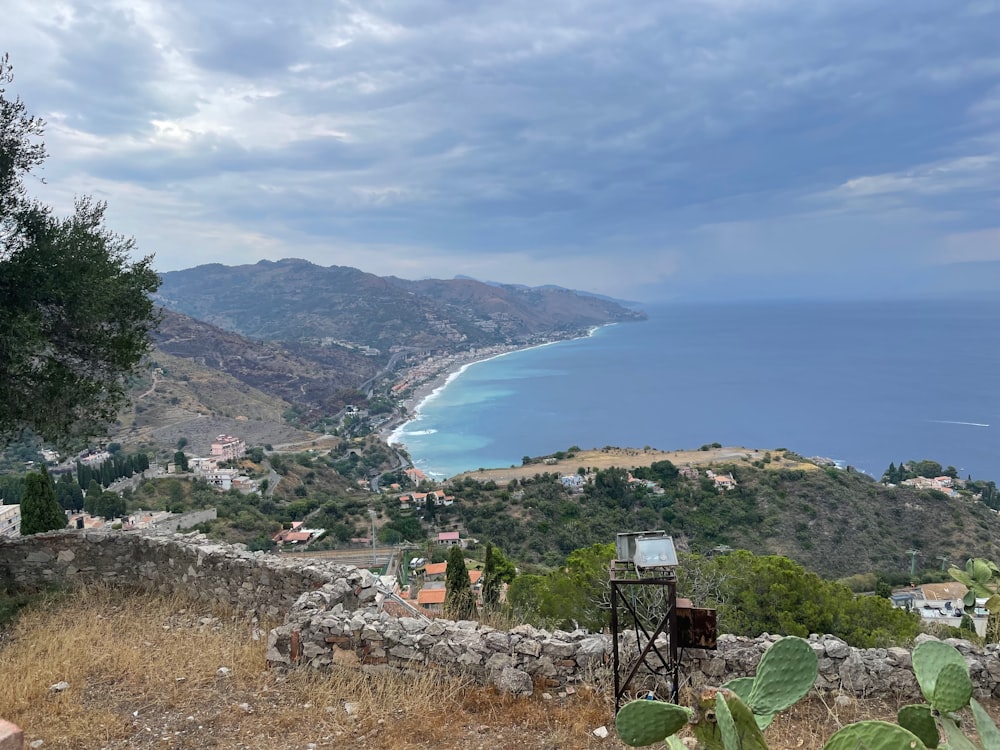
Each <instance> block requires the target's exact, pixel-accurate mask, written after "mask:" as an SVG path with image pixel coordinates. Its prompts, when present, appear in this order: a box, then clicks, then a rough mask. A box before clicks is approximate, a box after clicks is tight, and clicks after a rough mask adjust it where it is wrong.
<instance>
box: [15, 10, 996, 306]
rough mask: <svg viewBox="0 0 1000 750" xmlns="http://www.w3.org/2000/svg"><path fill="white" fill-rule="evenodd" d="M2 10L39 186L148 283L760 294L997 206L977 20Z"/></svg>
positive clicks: (865, 263) (987, 29)
mask: <svg viewBox="0 0 1000 750" xmlns="http://www.w3.org/2000/svg"><path fill="white" fill-rule="evenodd" d="M9 6H10V7H9V8H8V9H5V16H6V17H5V29H6V30H8V31H9V34H8V36H9V38H10V40H11V41H10V42H9V44H10V45H11V46H10V52H11V55H12V60H13V62H14V63H15V66H16V73H17V86H16V89H17V91H18V93H20V94H22V96H23V97H24V98H25V100H26V101H27V102H28V103H29V106H30V107H32V109H33V110H34V111H39V112H41V113H43V114H44V115H45V116H46V117H47V119H48V120H49V121H50V128H49V132H48V140H47V142H48V146H49V150H50V153H51V157H52V158H51V161H50V163H49V165H48V166H47V167H46V170H45V176H46V179H47V182H48V185H47V186H39V192H41V194H42V195H43V197H44V196H51V200H53V202H55V203H57V204H58V205H63V204H64V203H65V201H66V200H67V199H68V198H69V197H70V196H71V195H72V193H74V192H86V191H90V190H99V191H100V195H101V196H104V197H106V198H107V199H108V201H109V204H110V206H111V210H110V213H109V216H111V217H113V218H114V219H115V220H116V221H120V222H121V223H122V225H123V226H124V227H126V228H127V229H128V231H130V232H133V233H134V234H136V236H137V239H138V244H139V246H140V248H143V249H144V250H155V251H156V252H157V264H158V266H159V267H161V268H163V269H164V270H169V269H173V268H181V267H186V266H190V265H193V264H196V263H199V262H206V261H216V260H218V261H222V262H231V261H235V262H244V261H245V260H248V259H250V258H249V256H254V259H256V258H257V257H270V258H280V257H291V256H303V257H308V258H310V259H311V260H314V261H316V262H321V263H323V262H329V263H339V264H353V265H357V266H358V267H361V268H363V269H365V270H369V271H375V272H379V273H395V274H396V275H400V276H406V275H415V276H428V275H437V276H450V275H454V274H455V273H465V274H468V275H473V276H476V275H479V276H483V277H488V278H497V279H500V280H503V281H521V282H525V283H547V282H555V283H563V284H565V283H566V282H565V281H562V280H560V279H562V278H566V277H569V278H572V279H575V281H574V282H573V283H579V284H582V285H584V286H585V288H588V289H591V288H592V289H600V288H601V285H602V284H603V285H606V288H607V290H608V291H612V290H613V291H614V293H616V294H628V293H629V289H632V290H643V289H646V290H653V289H659V288H661V285H662V284H667V285H670V286H672V287H675V288H677V289H681V290H683V288H684V287H685V285H691V286H692V288H693V287H694V286H696V284H697V283H698V282H700V281H701V280H702V279H703V278H704V276H705V274H710V273H722V272H724V273H725V274H732V275H734V276H735V277H737V278H744V279H752V280H756V281H757V282H759V281H760V280H761V279H762V278H767V279H770V280H777V281H775V282H774V283H775V284H778V285H779V286H778V287H775V289H774V293H775V294H778V293H780V288H779V287H780V280H781V279H792V277H793V276H794V277H795V278H796V279H798V278H800V277H801V276H802V275H810V274H811V275H812V277H814V278H815V279H816V284H817V285H818V286H817V288H819V287H821V286H822V284H823V283H824V282H823V279H824V278H828V277H829V276H830V273H831V271H830V269H847V270H846V271H845V278H850V273H849V270H850V269H855V270H856V272H857V273H858V274H861V273H869V274H871V273H882V272H884V269H887V268H892V267H894V266H895V267H897V268H898V267H900V265H902V266H903V267H917V266H919V265H921V264H926V263H930V262H937V259H940V258H943V257H947V254H948V253H949V252H952V253H953V254H955V253H957V254H958V255H961V252H959V251H957V250H954V249H953V250H948V248H950V247H951V248H953V247H954V242H956V240H954V238H955V237H961V236H964V235H966V234H970V236H971V235H973V234H974V233H976V232H981V231H985V230H986V229H987V228H988V227H991V226H992V223H991V219H990V217H991V216H992V215H994V214H995V210H996V208H997V203H998V201H997V193H998V187H1000V186H998V179H997V177H996V176H995V174H996V173H997V172H998V170H997V168H996V167H997V164H996V161H997V157H998V154H1000V127H998V125H997V119H996V117H995V116H994V115H995V114H996V112H997V107H998V102H1000V94H998V92H1000V52H998V49H997V46H996V44H995V39H994V38H993V37H994V32H993V29H995V28H996V27H997V25H998V23H1000V9H998V8H997V6H996V4H995V3H989V2H978V3H969V4H964V5H962V6H961V7H945V6H942V5H941V4H940V3H937V2H931V0H915V2H912V3H908V4H907V5H906V7H905V8H900V7H896V6H884V7H883V6H878V5H872V4H871V3H868V2H863V1H862V0H838V1H837V2H833V0H821V1H820V2H816V3H811V4H806V5H803V4H801V3H792V2H791V0H741V1H736V0H678V2H674V3H667V4H649V3H641V2H637V1H636V2H624V3H618V4H610V5H609V4H607V3H599V2H596V0H552V2H548V3H538V2H527V1H526V0H514V1H513V2H511V3H503V4H498V3H487V2H475V1H473V2H467V3H455V2H450V1H448V0H428V1H427V2H421V3H400V4H392V3H374V4H371V3H365V4H362V3H357V2H347V1H337V2H330V3H322V4H318V3H314V2H311V1H307V0H289V1H288V2H285V3H282V4H280V5H274V4H273V3H265V2H263V1H262V0H248V1H247V2H242V1H241V2H239V3H237V2H235V0H220V1H219V2H215V3H201V2H196V1H195V0H176V2H172V3H165V2H163V0H141V2H131V1H129V2H125V0H60V2H58V3H56V4H53V5H51V6H46V8H45V9H41V8H40V7H39V6H38V4H37V3H33V2H31V1H30V0H10V3H9ZM900 238H906V242H905V243H904V242H902V241H900ZM949 243H952V244H949ZM962 252H967V253H969V254H972V255H975V254H976V252H979V251H975V252H973V251H971V250H968V251H962ZM241 253H242V254H244V255H245V256H247V257H245V258H241V257H239V256H240V255H241ZM352 259H353V262H352ZM556 276H559V278H555V277H556ZM788 283H789V284H790V285H791V284H792V282H791V281H789V282H788ZM796 283H798V282H796ZM845 283H848V282H845ZM789 288H791V287H789Z"/></svg>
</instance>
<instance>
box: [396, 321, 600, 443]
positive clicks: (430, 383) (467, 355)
mask: <svg viewBox="0 0 1000 750" xmlns="http://www.w3.org/2000/svg"><path fill="white" fill-rule="evenodd" d="M608 325H614V324H613V323H609V324H608ZM602 327H603V326H595V327H594V328H591V329H590V330H589V331H588V332H587V333H586V334H585V335H583V336H578V337H575V338H586V337H587V336H593V335H594V332H595V331H597V330H598V329H599V328H602ZM572 340H573V339H572V338H565V339H553V340H552V341H545V342H542V343H540V344H531V345H529V346H507V345H497V346H490V347H485V348H482V349H477V350H476V351H474V352H461V353H458V354H451V355H449V356H447V357H443V358H440V359H439V360H430V361H428V362H424V363H421V364H420V365H418V366H417V367H415V368H411V371H410V373H411V374H412V373H413V372H414V371H416V372H419V373H420V375H419V376H418V377H420V378H421V379H420V380H416V378H415V380H416V385H415V386H414V388H413V390H412V392H411V393H410V395H409V396H407V397H406V399H404V401H403V403H402V405H403V407H404V408H405V409H406V413H405V415H400V416H398V417H396V418H394V419H392V420H391V421H389V422H387V423H386V425H385V426H384V427H383V428H382V430H381V431H380V432H379V437H380V438H381V439H382V440H385V441H386V442H387V443H390V444H391V443H396V444H399V443H400V441H399V439H398V435H399V433H400V432H401V431H402V428H403V427H404V426H405V425H406V424H407V423H409V422H412V421H413V420H414V419H416V417H417V416H418V415H419V414H420V410H421V408H422V407H423V406H424V404H426V403H427V401H428V400H429V399H431V398H433V397H434V396H435V395H437V394H438V393H440V392H441V391H442V390H443V389H444V388H445V387H446V386H447V385H448V384H449V383H450V382H451V381H452V380H454V379H455V378H457V377H459V376H460V375H461V374H462V373H463V372H465V370H466V369H467V368H469V367H471V366H472V365H475V364H478V363H479V362H486V361H487V360H491V359H496V358H497V357H503V356H506V355H508V354H513V353H514V352H520V351H527V350H528V349H538V348H541V347H543V346H551V345H552V344H558V343H559V342H560V341H572ZM404 377H405V376H404Z"/></svg>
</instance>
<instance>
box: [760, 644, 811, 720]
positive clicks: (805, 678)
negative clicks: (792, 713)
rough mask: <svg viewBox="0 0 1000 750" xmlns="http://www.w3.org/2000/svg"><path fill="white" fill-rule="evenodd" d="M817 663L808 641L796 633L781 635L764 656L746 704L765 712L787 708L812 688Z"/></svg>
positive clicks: (774, 711)
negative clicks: (783, 636)
mask: <svg viewBox="0 0 1000 750" xmlns="http://www.w3.org/2000/svg"><path fill="white" fill-rule="evenodd" d="M818 663H819V660H818V659H817V658H816V653H815V652H814V651H813V650H812V647H811V646H810V645H809V643H808V641H805V640H804V639H802V638H798V637H796V636H788V637H786V638H782V639H781V640H780V641H778V642H777V643H775V644H774V645H773V646H771V648H769V649H768V650H767V651H766V652H764V655H763V656H762V657H761V659H760V664H759V665H758V666H757V675H756V677H754V683H753V688H752V689H751V691H750V695H749V698H748V700H747V705H748V706H750V709H751V710H752V711H753V712H754V713H755V714H761V715H764V716H766V715H768V714H775V713H777V712H778V711H784V710H785V709H786V708H788V707H789V706H791V705H792V704H794V703H795V702H796V701H798V700H801V699H802V698H803V697H804V696H805V695H806V693H808V692H809V690H810V688H812V686H813V683H815V682H816V675H817V674H818Z"/></svg>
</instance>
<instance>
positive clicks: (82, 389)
mask: <svg viewBox="0 0 1000 750" xmlns="http://www.w3.org/2000/svg"><path fill="white" fill-rule="evenodd" d="M10 71H11V69H10V66H9V65H8V63H7V58H6V57H4V58H3V59H0V133H2V134H3V137H2V139H0V243H2V244H0V299H2V300H3V305H2V306H0V362H3V363H4V364H3V368H2V370H0V404H2V406H0V440H3V441H6V440H9V439H11V438H12V437H14V436H17V435H18V434H20V433H22V432H23V431H24V430H25V429H30V430H32V431H33V432H34V433H36V434H37V435H39V436H41V437H43V438H44V439H46V440H49V441H52V442H57V443H60V444H63V445H68V444H70V443H72V442H73V441H76V440H80V439H83V438H86V437H88V436H91V435H95V434H98V433H99V432H101V431H103V428H104V427H105V426H106V425H107V424H108V423H109V422H110V421H111V420H113V419H114V418H115V416H116V415H117V412H118V410H119V408H120V407H121V405H122V404H123V403H124V402H125V401H126V398H127V393H128V384H127V382H126V377H127V376H128V375H129V374H130V373H132V372H134V371H135V369H136V367H137V366H138V364H139V362H140V361H141V359H142V357H143V356H144V355H145V354H146V352H147V350H148V347H149V332H150V330H151V329H152V327H153V326H154V325H155V323H156V315H155V313H154V307H153V303H152V300H151V299H150V296H149V295H150V294H151V293H152V292H154V291H156V289H157V288H158V287H159V284H160V280H159V276H158V275H157V274H156V272H155V271H154V270H153V268H152V258H151V257H146V258H143V259H141V260H139V261H136V262H131V261H130V260H129V258H130V256H131V255H132V254H133V252H134V249H135V243H134V242H133V241H132V240H131V239H127V238H125V237H122V236H120V235H116V234H114V233H112V232H110V231H109V230H107V229H106V228H105V227H104V212H105V206H104V204H103V203H95V202H93V201H92V200H91V199H90V198H86V197H85V198H80V199H78V200H77V202H76V208H75V211H74V214H73V215H72V216H71V217H69V218H66V219H62V218H59V217H56V216H55V215H53V213H52V212H51V210H50V209H48V208H47V207H45V206H43V205H41V204H40V203H38V202H37V201H34V200H32V199H30V198H28V197H27V194H26V191H25V187H24V180H25V177H26V176H28V175H29V174H31V172H32V170H34V169H35V168H36V167H38V166H40V165H41V163H42V162H43V161H44V159H45V148H44V146H43V145H42V143H41V142H40V138H41V136H42V134H43V131H44V123H42V121H41V120H39V119H37V118H34V117H31V116H30V115H29V114H28V113H27V109H26V107H25V106H24V104H23V102H21V100H20V99H14V100H11V99H9V98H8V97H7V95H6V89H5V88H4V86H3V84H5V83H9V82H10V81H11V80H12V76H11V72H10Z"/></svg>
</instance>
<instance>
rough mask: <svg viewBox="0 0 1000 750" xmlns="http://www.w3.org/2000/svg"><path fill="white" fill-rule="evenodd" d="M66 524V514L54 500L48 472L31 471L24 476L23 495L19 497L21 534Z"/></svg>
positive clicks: (54, 495) (43, 469) (43, 468)
mask: <svg viewBox="0 0 1000 750" xmlns="http://www.w3.org/2000/svg"><path fill="white" fill-rule="evenodd" d="M65 526H66V514H65V513H63V511H62V509H61V508H60V507H59V503H57V502H56V493H55V490H54V489H53V488H52V480H51V479H50V478H49V473H48V472H47V471H46V470H45V467H42V471H41V472H32V473H30V474H28V476H27V477H25V487H24V496H23V497H22V498H21V535H22V536H27V535H28V534H40V533H42V532H43V531H52V530H54V529H61V528H63V527H65Z"/></svg>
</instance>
